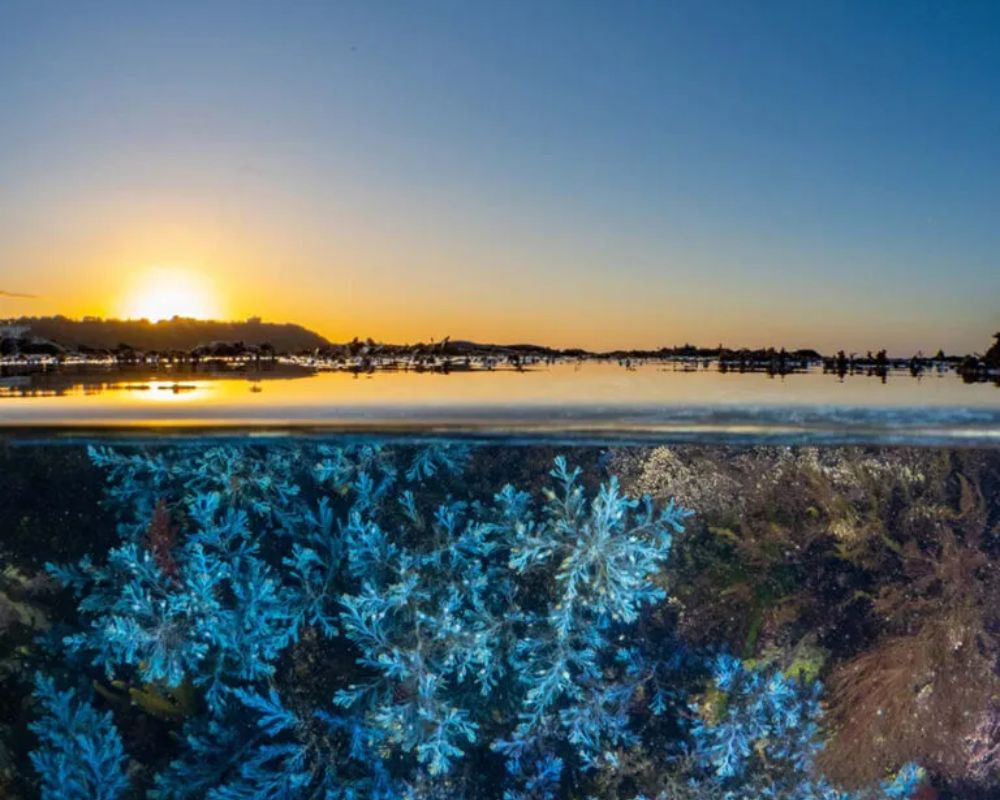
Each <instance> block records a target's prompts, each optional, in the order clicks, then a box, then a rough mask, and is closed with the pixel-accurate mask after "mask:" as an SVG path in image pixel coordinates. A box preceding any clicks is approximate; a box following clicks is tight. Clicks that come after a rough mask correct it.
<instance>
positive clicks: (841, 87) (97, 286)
mask: <svg viewBox="0 0 1000 800" xmlns="http://www.w3.org/2000/svg"><path fill="white" fill-rule="evenodd" d="M19 295H30V296H19ZM52 313H63V314H67V315H70V316H82V315H87V314H91V315H101V316H143V315H147V316H157V315H169V314H171V313H182V314H192V315H197V316H220V317H232V318H242V317H246V316H250V315H261V316H263V317H264V318H265V319H268V320H275V321H296V322H301V323H302V324H305V325H307V326H309V327H312V328H314V329H316V330H318V331H320V332H321V333H323V334H324V335H326V336H328V337H330V338H332V339H335V340H336V339H345V338H350V337H352V336H354V335H360V336H372V337H374V338H376V339H382V340H389V341H401V342H405V341H416V340H421V339H422V340H426V339H430V338H440V337H443V336H446V335H451V336H452V337H454V338H471V339H478V340H492V341H504V342H514V341H532V342H537V343H542V344H550V345H555V346H566V345H581V346H586V347H592V348H603V347H615V346H635V347H647V346H648V347H653V346H660V345H669V344H679V343H683V342H685V341H692V342H698V343H701V344H717V343H718V342H720V341H721V342H724V343H726V344H730V345H747V346H758V345H764V344H771V343H775V344H784V345H788V346H793V347H794V346H814V347H818V348H820V349H824V350H833V349H837V348H845V349H848V350H851V349H854V350H866V349H869V348H876V347H881V346H887V347H889V348H890V350H892V351H893V352H899V353H903V354H909V353H910V352H913V351H915V350H917V349H921V348H922V349H924V350H936V349H937V348H938V347H944V348H945V349H947V350H950V351H962V352H965V351H970V350H982V349H984V348H985V347H986V346H987V344H988V342H989V339H990V335H991V334H992V333H993V332H994V331H995V330H997V329H1000V3H997V2H992V1H990V2H972V1H970V2H947V1H946V0H942V1H941V2H934V3H924V2H873V1H872V0H864V1H859V2H840V1H837V2H834V0H829V1H828V2H827V1H822V0H816V1H810V2H803V1H802V0H790V1H789V2H761V3H755V2H743V0H733V2H712V1H710V0H708V1H699V2H666V1H665V2H656V3H646V2H625V3H617V2H605V3H591V2H583V1H582V0H574V1H573V2H565V3H563V2H555V1H554V0H542V1H541V2H539V1H537V0H536V1H534V2H523V3H522V2H495V3H479V2H468V1H467V0H466V1H465V2H453V3H443V2H412V1H410V2H398V3H396V2H370V1H366V2H333V1H331V2H281V3H279V2H272V3H260V2H245V1H244V2H233V3H225V2H204V1H203V2H169V3H156V4H153V3H148V2H121V3H109V2H76V1H75V2H66V3H59V2H49V1H48V0H23V1H22V0H0V318H2V317H8V316H15V315H20V314H30V315H42V314H52Z"/></svg>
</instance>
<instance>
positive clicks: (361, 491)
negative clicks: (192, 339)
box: [0, 437, 1000, 800]
mask: <svg viewBox="0 0 1000 800" xmlns="http://www.w3.org/2000/svg"><path fill="white" fill-rule="evenodd" d="M0 459H2V461H3V464H2V469H0V511H2V514H0V526H2V531H0V566H2V578H0V708H2V710H3V713H2V714H0V719H2V720H3V721H2V723H0V789H2V793H3V795H4V796H5V797H10V798H33V797H44V798H77V797H79V798H85V797H86V798H132V797H150V798H199V797H205V798H213V799H215V800H228V799H230V798H344V799H345V800H346V799H347V798H352V799H354V800H362V799H363V798H399V797H412V798H421V797H427V798H431V797H433V798H440V797H450V798H498V799H499V798H503V800H518V799H519V798H526V799H527V798H539V799H541V798H627V799H628V800H633V799H637V798H646V799H647V800H653V799H654V798H663V799H664V800H665V799H666V798H671V799H672V800H673V799H675V798H692V799H696V798H717V797H731V798H751V797H752V798H757V797H775V798H788V800H792V799H793V798H795V799H796V800H798V799H800V798H802V799H807V798H840V799H841V800H843V799H844V798H877V797H916V796H920V797H932V796H939V797H976V796H981V797H987V796H991V794H992V793H994V792H995V791H996V789H997V786H998V785H1000V778H998V766H1000V747H998V741H997V732H998V727H1000V718H998V705H997V697H1000V693H998V688H1000V687H998V686H997V681H998V678H997V667H998V657H1000V648H998V638H997V637H998V632H1000V626H998V619H997V613H998V612H997V608H998V604H997V602H996V600H997V585H996V564H997V553H996V548H997V541H996V539H997V533H998V522H1000V491H998V487H1000V453H998V452H997V451H990V450H946V449H935V448H903V447H898V448H865V447H852V448H846V447H838V448H834V447H829V448H808V447H770V446H767V447H763V446H751V447H724V446H707V445H701V446H695V445H683V446H681V445H678V446H669V447H668V446H664V447H655V448H649V447H619V448H594V447H555V446H553V445H551V444H547V443H545V442H539V443H537V444H531V445H519V446H514V445H503V444H491V445H476V446H472V445H469V444H464V443H460V442H455V441H447V440H439V441H434V442H431V443H424V444H416V443H407V442H388V441H380V440H377V439H353V440H338V439H335V438H326V439H323V438H315V439H313V438H309V437H298V438H288V439H282V438H276V439H274V440H272V441H268V442H261V441H259V440H257V441H253V440H247V439H239V438H237V437H233V438H230V439H207V438H206V439H192V440H182V441H178V442H162V443H161V442H156V441H147V442H144V443H135V444H133V443H129V442H128V440H124V441H116V442H101V441H98V440H95V441H92V442H90V443H88V444H61V445H53V444H43V443H38V444H35V445H29V444H16V445H15V444H14V443H7V444H4V445H0Z"/></svg>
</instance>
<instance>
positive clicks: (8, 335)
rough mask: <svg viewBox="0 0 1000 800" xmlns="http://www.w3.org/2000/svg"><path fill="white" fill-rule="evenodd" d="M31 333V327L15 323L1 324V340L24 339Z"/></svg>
mask: <svg viewBox="0 0 1000 800" xmlns="http://www.w3.org/2000/svg"><path fill="white" fill-rule="evenodd" d="M30 332H31V326H30V325H15V324H14V323H13V322H0V339H23V338H24V337H25V336H27V335H28V334H29V333H30Z"/></svg>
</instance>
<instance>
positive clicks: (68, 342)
mask: <svg viewBox="0 0 1000 800" xmlns="http://www.w3.org/2000/svg"><path fill="white" fill-rule="evenodd" d="M995 338H996V340H997V341H996V343H995V344H994V345H993V346H992V347H991V348H990V349H989V350H988V351H987V352H986V353H985V354H984V355H979V354H966V355H946V354H945V353H943V352H941V351H939V352H938V353H937V354H936V355H934V356H924V355H922V354H917V355H914V356H911V357H909V358H899V357H891V356H889V355H888V354H887V353H886V351H885V350H880V351H878V352H875V353H873V352H867V353H865V354H863V355H860V354H856V353H850V354H849V353H845V352H843V351H841V352H838V353H836V354H834V355H824V354H822V353H820V352H819V351H817V350H813V349H802V348H799V349H793V350H787V349H785V348H775V347H768V348H754V349H751V348H729V347H723V346H719V347H711V348H706V347H697V346H695V345H691V344H686V345H683V346H679V347H663V348H659V349H653V350H650V349H618V350H610V351H592V350H586V349H583V348H551V347H546V346H543V345H535V344H513V345H498V344H484V343H478V342H472V341H467V340H456V339H451V338H445V339H443V340H442V341H439V342H431V343H423V342H420V343H416V344H386V343H380V342H375V341H373V340H371V339H368V340H365V341H362V340H360V339H354V340H353V341H351V342H347V343H344V344H336V343H332V342H330V341H328V340H327V339H325V338H324V337H322V336H320V335H319V334H317V333H315V332H313V331H310V330H308V329H307V328H304V327H302V326H300V325H296V324H292V323H284V324H276V323H269V322H263V321H262V320H260V319H259V318H251V319H249V320H246V321H243V322H220V321H206V320H195V319H185V318H178V317H175V318H174V319H172V320H165V321H160V322H156V323H152V322H149V321H148V320H139V321H135V320H103V319H98V318H85V319H83V320H72V319H69V318H67V317H59V316H57V317H21V318H18V319H12V320H8V321H6V322H2V321H0V367H2V368H3V371H4V374H5V375H11V374H14V373H15V372H16V371H18V370H28V371H38V370H50V369H51V370H56V369H60V368H65V369H73V370H76V371H79V370H81V369H88V368H89V369H94V370H107V369H110V368H127V367H137V366H145V367H154V368H160V367H180V366H187V367H191V368H193V369H198V368H200V367H208V366H210V365H215V368H218V369H226V370H234V369H248V368H255V369H263V367H264V366H265V365H268V366H270V367H273V366H275V365H278V364H281V365H284V366H285V367H288V368H295V369H302V370H306V371H324V370H349V371H355V372H367V371H383V370H400V369H401V370H413V371H418V372H419V371H436V372H451V371H462V370H493V369H525V368H527V367H529V366H531V365H538V364H543V363H546V362H553V361H556V360H559V361H563V360H578V361H617V362H620V363H621V365H622V366H623V367H625V368H628V367H630V366H632V365H634V364H638V363H646V362H665V363H676V364H682V365H683V364H689V365H697V364H702V365H704V366H705V367H706V368H708V367H710V366H713V365H714V366H715V367H716V368H717V369H718V370H719V371H720V372H767V373H769V374H776V375H789V374H795V373H797V372H804V371H807V370H813V369H816V368H818V367H822V369H823V371H824V372H831V373H834V374H837V375H840V376H844V375H847V374H857V373H859V372H860V373H873V374H883V373H887V372H889V371H902V370H908V371H909V372H910V373H912V374H914V375H919V374H921V373H923V372H927V371H931V370H938V371H955V372H957V373H958V374H960V375H962V376H963V377H964V378H966V379H968V380H972V381H977V380H991V379H993V378H995V377H997V376H998V375H1000V335H997V336H996V337H995Z"/></svg>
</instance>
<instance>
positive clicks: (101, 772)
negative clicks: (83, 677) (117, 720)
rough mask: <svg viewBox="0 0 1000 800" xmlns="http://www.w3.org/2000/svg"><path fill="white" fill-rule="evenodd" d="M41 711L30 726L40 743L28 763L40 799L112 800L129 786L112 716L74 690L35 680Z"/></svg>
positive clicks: (40, 679)
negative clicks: (38, 781) (37, 783)
mask: <svg viewBox="0 0 1000 800" xmlns="http://www.w3.org/2000/svg"><path fill="white" fill-rule="evenodd" d="M35 699H36V700H37V701H38V702H39V704H40V705H41V707H42V709H44V712H45V713H44V715H43V716H41V717H39V719H38V720H37V721H35V722H33V723H32V724H31V730H32V731H33V732H34V734H35V735H36V736H37V737H38V739H39V742H40V746H39V747H38V748H37V749H36V750H34V751H33V752H32V753H31V763H32V765H33V766H34V767H35V770H36V771H37V772H38V774H39V775H40V776H41V793H42V797H43V798H44V800H117V798H120V797H122V796H123V795H124V793H125V791H126V790H127V788H128V779H127V777H126V775H125V763H126V756H125V749H124V748H123V747H122V740H121V737H120V736H119V735H118V731H117V729H116V728H115V724H114V721H113V720H112V718H111V714H110V713H108V712H105V713H101V712H99V711H97V710H96V709H95V708H94V707H93V706H92V705H91V704H90V702H89V701H88V700H86V699H84V698H82V697H81V696H80V695H79V693H78V692H76V691H75V690H73V689H63V690H60V689H58V688H56V685H55V682H54V681H53V680H52V679H51V678H48V677H46V676H44V675H38V676H37V677H36V679H35Z"/></svg>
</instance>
